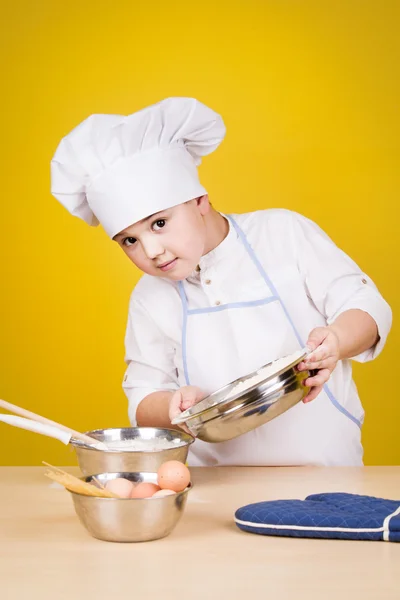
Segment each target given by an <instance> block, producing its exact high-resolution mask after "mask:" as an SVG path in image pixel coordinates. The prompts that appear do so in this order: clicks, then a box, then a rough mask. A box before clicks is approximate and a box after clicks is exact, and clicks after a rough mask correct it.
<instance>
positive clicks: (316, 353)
mask: <svg viewBox="0 0 400 600" xmlns="http://www.w3.org/2000/svg"><path fill="white" fill-rule="evenodd" d="M307 346H308V347H309V348H310V350H311V353H310V354H309V355H308V356H307V357H306V359H305V360H304V361H303V362H301V363H300V364H299V366H298V370H299V371H306V370H313V369H318V373H317V374H316V375H314V377H309V378H308V379H306V380H305V382H304V383H305V385H307V386H309V387H311V388H312V389H311V390H310V392H309V393H308V395H307V396H306V397H305V398H304V399H303V402H304V403H306V402H311V400H314V399H315V398H316V397H317V396H318V394H319V393H320V392H321V391H322V388H323V387H324V385H325V383H326V382H327V381H328V380H329V378H330V376H331V374H332V371H333V370H334V368H335V367H336V365H337V363H338V360H339V359H340V351H339V338H338V335H337V334H336V332H335V331H334V330H333V329H332V328H331V327H317V328H316V329H313V330H312V332H311V333H310V335H309V337H308V341H307Z"/></svg>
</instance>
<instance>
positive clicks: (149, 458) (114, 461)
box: [71, 427, 194, 475]
mask: <svg viewBox="0 0 400 600" xmlns="http://www.w3.org/2000/svg"><path fill="white" fill-rule="evenodd" d="M86 434H87V435H89V436H90V437H93V438H94V439H95V440H97V441H98V442H103V443H104V444H106V445H107V444H110V445H111V444H112V443H113V442H121V441H124V442H126V441H131V442H132V448H133V449H132V450H128V449H127V448H124V449H123V450H121V449H119V450H111V449H109V450H103V449H98V448H96V447H93V448H92V447H90V446H87V445H86V444H82V443H81V442H79V440H73V441H72V442H71V444H72V445H73V447H74V449H75V452H76V455H77V458H78V464H79V467H80V469H81V471H82V473H83V475H93V474H94V473H116V472H122V471H124V472H141V471H147V472H149V473H151V472H154V473H156V472H157V471H158V469H159V468H160V466H161V465H162V464H163V463H164V462H166V461H168V460H179V461H180V462H182V463H185V462H186V459H187V455H188V451H189V446H190V444H192V443H193V442H194V438H193V437H191V436H190V435H188V434H187V433H185V432H184V431H178V430H175V429H162V428H158V427H122V428H109V429H94V430H92V431H87V432H86ZM157 440H158V441H165V442H168V443H170V444H171V447H170V448H166V449H161V450H151V449H150V448H151V446H152V444H154V443H157ZM135 442H137V443H139V444H140V446H141V447H143V446H145V445H146V443H147V442H148V444H149V450H148V451H147V450H142V449H141V450H135V449H134V445H135Z"/></svg>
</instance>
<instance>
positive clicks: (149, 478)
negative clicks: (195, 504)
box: [70, 472, 192, 542]
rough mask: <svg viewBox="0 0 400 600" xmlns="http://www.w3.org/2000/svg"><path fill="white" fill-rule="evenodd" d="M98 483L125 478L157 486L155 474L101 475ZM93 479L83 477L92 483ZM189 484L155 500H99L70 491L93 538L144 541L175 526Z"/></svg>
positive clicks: (166, 533)
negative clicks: (181, 489) (183, 488)
mask: <svg viewBox="0 0 400 600" xmlns="http://www.w3.org/2000/svg"><path fill="white" fill-rule="evenodd" d="M93 477H96V479H97V480H98V481H100V483H102V484H103V485H105V484H106V483H107V481H110V480H111V479H116V478H117V477H124V478H125V479H129V480H130V481H132V482H134V483H140V482H142V481H145V482H149V483H157V473H141V472H138V473H124V472H121V473H100V474H96V475H93ZM93 477H85V478H82V479H83V481H87V482H89V483H90V482H91V481H92V479H93ZM191 487H192V484H189V485H188V487H187V488H186V489H185V490H183V491H182V492H178V493H176V494H173V495H170V496H161V497H158V498H99V497H95V496H85V495H83V494H78V493H77V492H71V491H70V494H71V496H72V500H73V503H74V508H75V512H76V514H77V515H78V518H79V520H80V522H81V523H82V525H83V526H84V527H85V528H86V529H87V531H88V532H89V533H90V535H92V536H93V537H95V538H97V539H99V540H104V541H108V542H147V541H150V540H157V539H160V538H163V537H166V536H167V535H169V534H170V533H171V531H172V530H173V529H174V528H175V527H176V525H177V523H178V521H179V520H180V518H181V516H182V514H183V511H184V509H185V506H186V500H187V495H188V492H189V490H190V489H191Z"/></svg>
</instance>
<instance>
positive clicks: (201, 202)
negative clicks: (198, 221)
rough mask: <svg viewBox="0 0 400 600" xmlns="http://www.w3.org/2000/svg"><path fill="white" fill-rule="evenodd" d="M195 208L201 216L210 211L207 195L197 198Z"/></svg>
mask: <svg viewBox="0 0 400 600" xmlns="http://www.w3.org/2000/svg"><path fill="white" fill-rule="evenodd" d="M197 206H198V208H199V210H200V214H201V215H202V216H204V215H206V214H207V213H208V212H209V211H210V208H211V202H210V199H209V197H208V194H204V196H200V197H199V198H197Z"/></svg>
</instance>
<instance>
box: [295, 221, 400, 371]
mask: <svg viewBox="0 0 400 600" xmlns="http://www.w3.org/2000/svg"><path fill="white" fill-rule="evenodd" d="M293 214H294V242H295V248H296V253H297V260H298V266H299V269H300V272H301V274H302V276H303V281H304V284H305V286H306V290H307V294H308V297H309V298H310V300H311V301H312V302H313V303H314V305H315V306H316V308H317V309H318V310H319V312H320V313H321V314H323V315H324V316H325V318H326V320H327V323H328V325H329V324H331V323H333V322H334V321H335V319H337V317H338V316H339V315H340V314H342V313H344V312H345V311H347V310H350V309H359V310H363V311H365V312H366V313H368V314H369V315H370V316H371V317H372V318H373V319H374V321H375V322H376V325H377V327H378V333H379V340H378V342H377V343H376V344H375V346H373V347H372V348H370V349H369V350H366V351H364V352H362V353H360V354H358V355H357V356H354V357H353V360H356V361H358V362H366V361H369V360H372V359H374V358H375V357H376V356H378V355H379V354H380V352H381V351H382V349H383V346H384V345H385V342H386V338H387V336H388V334H389V331H390V328H391V324H392V311H391V308H390V306H389V305H388V303H387V302H386V301H385V300H384V298H383V297H382V296H381V294H380V293H379V291H378V289H377V287H376V285H375V284H374V282H373V281H372V280H371V278H370V277H368V275H367V274H366V273H364V272H363V271H362V270H361V269H360V268H359V267H358V266H357V264H356V263H355V262H354V261H353V260H352V259H351V258H350V257H349V256H347V255H346V254H345V253H344V252H343V251H342V250H341V249H340V248H338V247H337V246H336V245H335V244H334V242H333V241H332V240H331V239H330V238H329V237H328V235H327V234H326V233H325V232H324V231H322V229H320V227H318V225H316V224H315V223H313V222H312V221H310V220H309V219H307V218H305V217H303V216H301V215H298V214H296V213H293Z"/></svg>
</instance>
